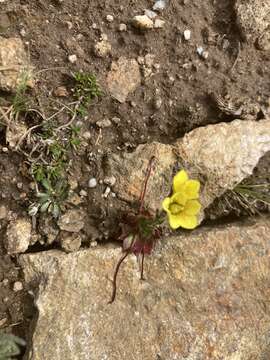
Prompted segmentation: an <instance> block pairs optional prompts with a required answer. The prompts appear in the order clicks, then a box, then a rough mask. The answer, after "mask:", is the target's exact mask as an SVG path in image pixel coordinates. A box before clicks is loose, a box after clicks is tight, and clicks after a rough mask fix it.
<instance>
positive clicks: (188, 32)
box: [184, 29, 191, 41]
mask: <svg viewBox="0 0 270 360" xmlns="http://www.w3.org/2000/svg"><path fill="white" fill-rule="evenodd" d="M184 38H185V40H186V41H188V40H190V38H191V31H190V30H188V29H187V30H185V31H184Z"/></svg>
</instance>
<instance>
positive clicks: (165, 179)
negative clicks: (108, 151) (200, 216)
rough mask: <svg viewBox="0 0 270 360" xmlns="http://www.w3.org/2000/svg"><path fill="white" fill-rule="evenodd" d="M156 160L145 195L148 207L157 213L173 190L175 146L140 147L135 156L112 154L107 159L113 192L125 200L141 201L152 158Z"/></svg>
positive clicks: (157, 144) (158, 144) (132, 154)
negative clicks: (112, 178)
mask: <svg viewBox="0 0 270 360" xmlns="http://www.w3.org/2000/svg"><path fill="white" fill-rule="evenodd" d="M152 156H154V157H155V159H156V160H155V163H154V168H153V171H152V174H151V176H150V179H149V181H148V187H147V192H146V196H145V205H146V207H147V208H148V209H149V210H151V211H152V212H155V211H156V210H159V209H160V207H161V203H162V200H163V199H164V198H165V197H166V196H168V194H169V193H170V189H171V179H172V175H173V167H174V165H176V164H177V158H176V156H175V154H174V153H173V149H172V146H170V145H165V144H160V143H152V144H145V145H139V146H138V148H137V149H136V150H135V151H134V152H133V153H123V154H120V155H119V154H113V155H112V156H110V157H109V158H108V167H107V170H108V174H107V175H108V177H111V176H114V177H115V178H116V182H115V185H114V191H115V193H116V194H117V196H118V198H120V199H122V200H125V201H129V202H132V201H138V200H139V198H140V193H141V189H142V185H143V182H144V179H145V175H146V169H147V167H148V163H149V160H150V159H151V157H152Z"/></svg>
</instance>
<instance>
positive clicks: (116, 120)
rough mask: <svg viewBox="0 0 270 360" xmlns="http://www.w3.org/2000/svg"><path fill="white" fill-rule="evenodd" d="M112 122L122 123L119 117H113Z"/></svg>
mask: <svg viewBox="0 0 270 360" xmlns="http://www.w3.org/2000/svg"><path fill="white" fill-rule="evenodd" d="M112 122H113V123H114V124H116V125H118V124H120V122H121V119H120V118H119V117H116V116H115V117H113V118H112Z"/></svg>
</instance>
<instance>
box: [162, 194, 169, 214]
mask: <svg viewBox="0 0 270 360" xmlns="http://www.w3.org/2000/svg"><path fill="white" fill-rule="evenodd" d="M170 203H171V198H169V197H167V198H165V199H164V200H163V202H162V207H163V210H165V211H166V212H167V213H169V212H170V210H169V206H170Z"/></svg>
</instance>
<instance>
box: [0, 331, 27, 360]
mask: <svg viewBox="0 0 270 360" xmlns="http://www.w3.org/2000/svg"><path fill="white" fill-rule="evenodd" d="M20 346H25V341H24V340H22V339H20V338H18V337H17V336H14V335H10V334H2V333H0V360H12V359H14V358H13V356H17V355H19V354H20Z"/></svg>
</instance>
